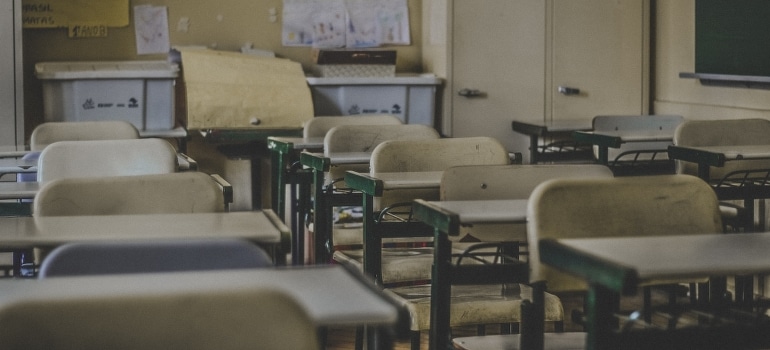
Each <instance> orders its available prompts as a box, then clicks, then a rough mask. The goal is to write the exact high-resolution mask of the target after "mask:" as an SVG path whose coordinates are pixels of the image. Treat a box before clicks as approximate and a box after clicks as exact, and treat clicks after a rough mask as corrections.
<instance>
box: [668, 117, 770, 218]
mask: <svg viewBox="0 0 770 350" xmlns="http://www.w3.org/2000/svg"><path fill="white" fill-rule="evenodd" d="M674 145H675V146H676V147H672V149H671V150H670V152H671V153H672V155H674V156H675V157H676V158H677V160H676V172H677V173H679V174H690V175H697V176H699V177H701V178H702V179H703V180H704V181H707V182H708V183H710V184H711V185H712V187H713V188H714V190H715V191H716V193H717V197H718V198H719V199H720V200H722V201H723V202H722V203H721V206H720V208H721V209H722V214H723V216H722V219H723V222H724V223H725V224H726V229H733V230H743V231H747V232H750V231H754V230H756V228H757V227H764V222H761V220H759V219H757V217H755V200H758V199H759V200H760V202H759V204H760V210H759V212H760V213H761V215H759V216H758V217H759V218H760V219H761V218H762V217H764V215H763V211H764V210H763V208H764V199H765V198H768V197H770V187H768V186H767V185H768V179H770V157H768V156H767V155H760V156H757V157H751V156H748V155H746V156H745V157H744V156H742V155H741V153H742V151H741V150H740V149H739V148H742V147H751V146H757V147H758V148H759V149H760V150H762V151H763V152H760V153H766V152H764V150H765V149H770V121H768V120H765V119H729V120H689V121H687V122H685V123H683V124H682V125H680V126H679V128H677V129H676V134H675V135H674ZM766 146H767V147H766ZM712 147H713V148H716V150H715V151H714V152H711V151H708V150H707V149H709V148H712ZM690 148H691V149H690ZM701 148H703V149H704V151H701V150H700V149H701ZM685 156H686V158H685ZM744 158H745V159H744ZM699 163H703V164H699ZM735 201H740V202H737V203H736V202H735Z"/></svg>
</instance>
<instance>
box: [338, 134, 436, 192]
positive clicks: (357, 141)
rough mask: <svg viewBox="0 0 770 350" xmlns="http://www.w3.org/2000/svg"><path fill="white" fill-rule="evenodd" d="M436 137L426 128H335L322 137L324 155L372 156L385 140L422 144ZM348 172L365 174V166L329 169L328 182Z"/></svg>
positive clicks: (366, 165)
mask: <svg viewBox="0 0 770 350" xmlns="http://www.w3.org/2000/svg"><path fill="white" fill-rule="evenodd" d="M439 137H440V135H439V133H438V132H437V131H436V130H435V129H433V128H431V127H429V126H426V125H415V124H412V125H410V124H398V125H339V126H335V127H333V128H331V129H330V130H329V132H327V133H326V136H325V137H324V153H325V154H329V153H330V152H372V151H374V149H375V148H376V147H377V145H379V144H381V143H383V142H385V141H389V140H424V139H438V138H439ZM348 170H355V171H362V172H366V171H368V170H369V164H357V165H344V166H333V167H332V168H331V169H329V178H330V179H339V178H343V177H344V176H345V171H348Z"/></svg>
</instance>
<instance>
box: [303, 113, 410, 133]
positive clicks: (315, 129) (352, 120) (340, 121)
mask: <svg viewBox="0 0 770 350" xmlns="http://www.w3.org/2000/svg"><path fill="white" fill-rule="evenodd" d="M379 124H384V125H387V124H403V123H402V122H401V119H398V117H396V116H394V115H390V114H366V115H353V116H331V117H314V118H313V119H310V120H308V121H307V122H305V125H304V126H303V128H302V136H303V137H305V138H310V137H324V136H325V135H326V133H327V132H328V131H329V130H330V129H331V128H333V127H335V126H339V125H379Z"/></svg>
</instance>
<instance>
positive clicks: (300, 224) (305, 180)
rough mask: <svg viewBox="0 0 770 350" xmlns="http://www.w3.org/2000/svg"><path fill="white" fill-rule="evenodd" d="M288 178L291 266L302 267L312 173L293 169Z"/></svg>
mask: <svg viewBox="0 0 770 350" xmlns="http://www.w3.org/2000/svg"><path fill="white" fill-rule="evenodd" d="M293 170H294V171H293V172H292V173H291V175H290V176H289V183H290V188H291V191H290V192H291V193H290V196H291V204H290V208H291V230H292V231H291V232H292V238H293V239H292V264H293V265H304V261H305V215H307V213H308V211H309V209H310V183H311V182H312V172H310V171H307V170H305V169H293Z"/></svg>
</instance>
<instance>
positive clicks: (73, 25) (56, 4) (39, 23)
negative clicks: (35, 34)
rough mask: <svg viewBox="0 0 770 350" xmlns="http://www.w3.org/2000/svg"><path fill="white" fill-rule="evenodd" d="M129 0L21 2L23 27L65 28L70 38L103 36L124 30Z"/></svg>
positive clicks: (44, 0)
mask: <svg viewBox="0 0 770 350" xmlns="http://www.w3.org/2000/svg"><path fill="white" fill-rule="evenodd" d="M128 1H129V0H22V5H21V15H22V26H23V27H24V28H67V29H68V32H69V36H70V37H105V36H107V28H108V27H126V26H128V22H129V13H128V11H129V10H128Z"/></svg>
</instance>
